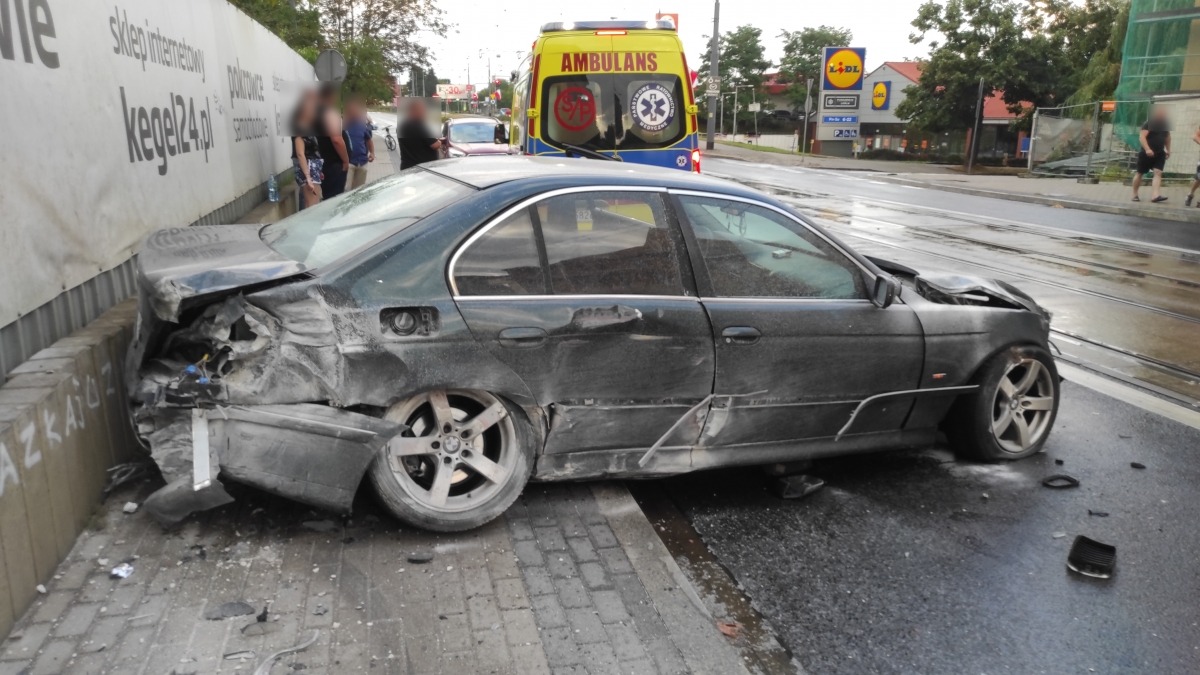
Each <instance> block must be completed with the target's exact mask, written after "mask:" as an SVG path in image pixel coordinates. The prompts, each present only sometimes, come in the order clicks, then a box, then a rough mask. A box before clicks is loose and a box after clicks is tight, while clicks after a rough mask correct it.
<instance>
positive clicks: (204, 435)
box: [142, 403, 403, 525]
mask: <svg viewBox="0 0 1200 675" xmlns="http://www.w3.org/2000/svg"><path fill="white" fill-rule="evenodd" d="M149 418H150V419H145V418H143V423H142V429H143V430H146V428H147V426H152V428H153V431H151V432H150V433H149V434H148V435H147V437H148V440H149V442H150V446H151V455H152V456H153V457H154V461H155V462H156V463H157V464H158V466H159V468H160V469H161V470H162V472H163V476H164V477H165V478H166V480H167V486H166V487H164V488H162V489H160V490H158V491H157V492H155V493H154V494H153V495H151V496H150V498H149V499H147V500H146V502H145V508H146V510H147V511H149V512H150V514H151V515H152V516H154V518H155V519H156V520H158V521H159V522H160V523H162V524H164V525H171V524H174V523H177V522H179V521H180V520H182V519H184V518H186V517H187V516H188V515H189V514H191V513H193V512H195V511H200V510H205V509H209V508H214V507H216V506H221V505H223V504H227V503H229V502H230V501H232V497H230V496H229V495H228V493H226V492H225V489H224V485H223V484H222V483H221V480H220V479H226V480H229V481H233V482H237V483H243V484H245V485H250V486H253V487H256V488H259V489H261V490H264V491H266V492H270V493H272V494H275V495H279V496H281V497H286V498H288V499H294V500H296V501H298V502H302V503H304V504H309V505H311V506H315V507H318V508H323V509H328V510H331V511H336V512H345V511H348V510H349V509H350V505H351V503H352V502H353V500H354V494H355V492H356V491H357V490H358V485H359V483H360V482H361V481H362V476H363V474H364V473H365V472H366V470H367V467H368V466H370V464H371V462H372V461H373V460H374V458H375V456H376V454H377V453H378V452H379V450H380V449H381V448H382V447H383V446H384V445H386V444H387V442H388V441H389V440H391V438H392V437H393V436H395V435H396V434H398V433H400V431H401V430H402V429H403V426H402V425H398V424H395V423H392V422H388V421H385V420H381V419H379V418H376V417H371V416H369V415H363V414H360V413H355V412H350V411H346V410H340V409H337V408H332V407H329V406H325V405H320V404H313V403H301V404H294V405H261V406H236V405H233V406H214V407H211V408H158V409H155V410H154V411H153V412H152V413H151V414H150V415H149Z"/></svg>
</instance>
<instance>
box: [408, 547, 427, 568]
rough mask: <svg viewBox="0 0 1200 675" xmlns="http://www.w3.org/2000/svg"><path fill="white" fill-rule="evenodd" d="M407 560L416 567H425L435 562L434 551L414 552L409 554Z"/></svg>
mask: <svg viewBox="0 0 1200 675" xmlns="http://www.w3.org/2000/svg"><path fill="white" fill-rule="evenodd" d="M406 559H407V560H408V562H410V563H412V564H414V565H424V564H425V563H427V562H433V551H428V550H422V551H413V552H412V553H409V554H408V558H406Z"/></svg>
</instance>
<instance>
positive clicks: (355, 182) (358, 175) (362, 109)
mask: <svg viewBox="0 0 1200 675" xmlns="http://www.w3.org/2000/svg"><path fill="white" fill-rule="evenodd" d="M345 118H346V135H347V136H349V137H350V189H351V190H353V189H354V188H357V187H361V186H363V185H365V184H366V182H367V163H368V162H374V161H375V141H373V140H372V139H371V137H372V136H373V133H372V131H371V121H370V120H369V119H368V118H367V105H366V104H365V103H363V100H362V98H360V97H358V96H355V97H354V98H351V99H350V100H349V101H348V102H347V103H346V114H345Z"/></svg>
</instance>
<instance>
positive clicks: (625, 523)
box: [591, 483, 750, 675]
mask: <svg viewBox="0 0 1200 675" xmlns="http://www.w3.org/2000/svg"><path fill="white" fill-rule="evenodd" d="M591 488H592V495H593V496H594V497H595V498H596V504H597V506H598V507H599V509H600V513H601V514H602V515H603V516H604V517H605V518H607V519H608V522H609V526H610V527H611V528H612V531H613V534H615V535H616V537H617V541H618V542H620V544H621V548H623V549H624V550H625V554H626V555H627V556H628V557H629V562H630V563H631V564H632V565H633V569H634V572H635V573H636V574H637V576H638V577H639V578H640V579H641V580H642V585H643V586H645V588H646V592H647V593H649V595H650V601H651V602H653V603H654V607H655V609H657V610H658V613H659V615H660V616H662V618H663V622H664V623H665V624H666V625H667V631H668V632H669V633H670V636H671V641H672V642H674V643H675V645H676V646H677V647H678V648H679V651H680V652H681V653H682V654H683V658H684V661H685V662H686V663H687V666H688V672H689V673H696V674H698V675H705V674H707V673H711V674H712V675H732V674H734V673H741V674H745V675H749V672H750V671H749V670H747V668H746V666H745V664H744V663H743V662H742V658H741V656H740V655H739V653H738V651H737V649H736V648H735V647H734V646H733V645H732V644H731V643H729V642H727V641H726V638H725V637H724V636H722V635H721V633H720V631H718V630H717V627H716V624H715V622H714V620H713V616H712V613H711V612H710V611H709V610H708V608H707V607H705V605H704V602H703V601H702V600H701V599H700V595H699V593H697V592H696V589H695V588H694V587H693V586H692V584H691V582H690V581H688V579H687V577H686V576H685V575H684V573H683V570H682V569H680V568H679V564H678V563H676V562H675V558H674V557H673V556H672V555H671V552H670V551H668V550H667V547H666V545H665V544H663V543H662V540H661V539H659V537H658V533H657V532H655V531H654V526H653V525H651V524H650V520H649V519H648V518H646V514H645V513H643V512H642V509H641V507H640V506H638V503H637V501H635V500H634V498H633V495H631V494H629V490H628V488H626V487H625V486H624V485H622V484H620V483H596V484H593V485H592V486H591Z"/></svg>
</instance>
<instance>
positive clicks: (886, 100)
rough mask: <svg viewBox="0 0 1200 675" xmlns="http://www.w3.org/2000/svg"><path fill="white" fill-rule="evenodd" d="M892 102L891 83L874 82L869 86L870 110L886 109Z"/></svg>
mask: <svg viewBox="0 0 1200 675" xmlns="http://www.w3.org/2000/svg"><path fill="white" fill-rule="evenodd" d="M891 103H892V83H891V82H876V83H875V86H873V87H871V110H887V109H888V106H890V105H891Z"/></svg>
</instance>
